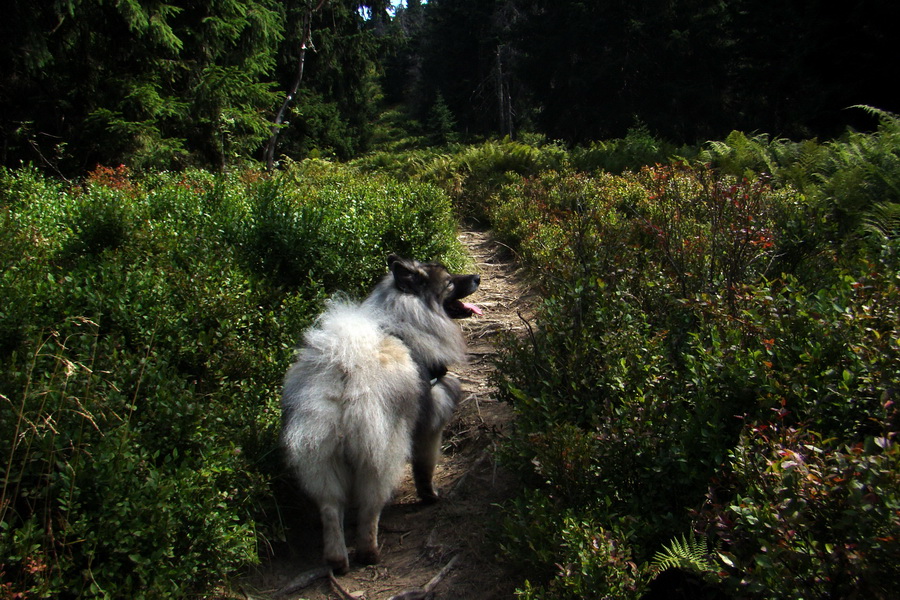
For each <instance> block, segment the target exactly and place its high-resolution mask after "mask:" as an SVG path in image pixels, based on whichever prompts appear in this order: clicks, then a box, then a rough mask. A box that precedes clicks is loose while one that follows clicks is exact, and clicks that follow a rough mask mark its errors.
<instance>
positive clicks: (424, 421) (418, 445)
mask: <svg viewBox="0 0 900 600" xmlns="http://www.w3.org/2000/svg"><path fill="white" fill-rule="evenodd" d="M461 397H462V386H461V385H460V383H459V379H457V378H456V377H454V376H453V375H445V376H443V377H441V378H440V379H439V380H438V381H437V382H436V383H435V385H433V386H432V387H431V389H430V390H429V393H428V394H427V395H426V396H425V399H424V402H423V406H422V414H421V415H420V417H419V422H418V423H417V424H416V431H415V435H414V436H413V449H412V454H413V456H412V470H413V480H414V481H415V482H416V492H417V493H418V494H419V498H421V499H422V500H423V501H424V502H435V501H436V500H437V499H438V494H437V491H436V490H435V489H434V483H433V479H434V469H435V467H436V466H437V462H438V458H440V455H441V436H442V434H443V432H444V427H446V425H447V423H449V422H450V418H451V417H452V416H453V410H454V409H455V408H456V405H457V404H459V400H460V398H461Z"/></svg>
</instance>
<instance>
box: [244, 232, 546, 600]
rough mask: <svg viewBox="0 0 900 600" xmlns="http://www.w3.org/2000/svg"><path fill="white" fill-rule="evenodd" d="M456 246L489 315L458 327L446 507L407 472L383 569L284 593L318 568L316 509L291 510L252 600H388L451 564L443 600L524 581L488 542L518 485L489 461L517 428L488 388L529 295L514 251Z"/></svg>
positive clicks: (249, 591)
mask: <svg viewBox="0 0 900 600" xmlns="http://www.w3.org/2000/svg"><path fill="white" fill-rule="evenodd" d="M460 240H461V241H462V242H463V243H464V244H465V245H466V247H467V248H468V249H469V253H470V255H471V256H472V258H473V260H474V262H475V264H476V269H477V272H479V273H481V275H482V283H481V288H480V290H479V291H478V292H477V293H476V294H475V295H473V296H472V298H471V301H472V302H474V303H476V304H478V305H479V306H480V307H481V308H482V309H483V310H484V315H483V316H481V317H478V318H474V319H468V320H465V321H461V322H460V324H461V325H462V327H463V331H464V332H465V334H466V338H467V340H468V343H469V359H470V362H469V364H468V365H466V366H464V367H461V368H457V369H455V372H456V374H457V375H458V376H459V378H460V380H461V381H462V383H463V390H464V395H463V401H462V402H461V403H460V406H459V408H458V410H457V413H456V416H455V418H454V420H453V422H452V423H451V424H450V426H449V427H448V429H447V431H446V432H445V434H444V456H443V458H442V459H441V462H440V463H439V465H438V469H437V472H436V474H435V482H436V487H437V489H438V491H439V493H440V494H441V500H440V501H439V502H437V503H436V504H433V505H424V504H422V503H420V502H419V500H418V497H417V496H416V493H415V488H414V486H413V483H412V478H411V476H410V475H409V473H408V472H407V476H406V478H405V479H404V481H403V483H402V485H401V487H400V488H399V489H398V490H397V493H396V494H395V496H394V501H393V502H392V503H391V504H390V505H388V506H387V507H386V508H385V510H384V512H383V513H382V518H381V531H380V542H381V544H382V550H381V562H380V563H379V564H378V565H374V566H369V567H362V566H359V565H352V564H351V569H350V572H349V573H347V574H346V575H343V576H340V577H337V578H336V581H337V583H338V584H339V586H340V588H342V590H339V589H337V588H336V587H335V586H334V584H333V583H332V582H330V581H329V579H328V578H320V579H317V580H316V581H314V582H313V583H312V584H311V585H309V586H308V587H305V588H304V589H300V590H297V591H295V592H291V593H289V594H285V593H283V592H284V589H285V587H286V586H289V584H290V583H291V581H292V579H294V578H295V577H296V576H297V575H298V574H300V573H301V572H304V571H308V570H310V569H313V568H315V567H317V566H318V565H319V563H320V556H321V554H320V553H321V546H320V543H321V542H320V539H319V538H320V537H321V530H320V528H319V526H318V517H317V514H316V512H315V510H314V509H313V508H312V507H295V510H299V511H301V512H305V513H306V515H307V517H306V518H303V519H302V520H300V521H298V522H297V524H296V525H295V526H294V527H293V528H292V531H291V536H292V540H291V543H290V544H282V545H280V546H278V547H273V553H274V557H273V558H272V559H271V560H270V561H269V562H268V563H267V564H266V565H264V566H263V567H262V568H261V569H260V570H259V572H258V573H257V574H255V575H254V576H253V577H251V578H250V579H249V580H247V581H246V582H244V584H243V585H241V588H242V589H241V591H242V593H243V594H244V595H245V597H246V598H253V599H260V600H261V599H265V598H277V599H278V600H295V599H301V598H303V599H306V600H335V599H344V600H346V596H345V595H344V593H348V594H350V595H351V597H356V598H365V599H367V600H382V599H384V600H386V599H389V598H391V597H393V596H395V595H398V594H402V593H403V592H407V591H409V590H413V589H416V588H423V587H424V586H426V584H428V583H429V581H431V580H432V578H434V577H435V576H436V575H438V573H439V572H441V570H442V569H443V568H444V567H446V566H447V565H448V564H450V563H451V561H452V564H451V565H450V569H449V570H447V571H446V572H445V573H444V575H443V577H441V578H440V580H439V582H437V584H436V585H435V586H434V587H433V592H434V597H435V598H437V599H440V598H447V599H451V598H452V599H466V600H495V599H506V598H511V597H512V596H513V590H514V587H515V585H516V583H517V582H518V581H519V577H517V576H516V575H515V574H514V573H510V572H507V571H505V570H504V567H503V566H501V565H499V564H498V562H497V560H496V558H495V556H494V554H495V546H494V544H493V542H492V539H493V537H494V536H495V535H496V526H497V524H498V518H497V517H498V514H497V509H496V508H495V507H494V506H493V505H494V504H495V503H497V502H500V501H502V500H504V499H506V498H508V497H509V496H510V493H511V491H512V490H513V489H514V485H515V484H514V482H513V481H512V480H511V478H510V477H508V476H507V475H505V474H504V472H503V471H502V469H500V468H498V466H497V464H496V461H495V460H494V457H493V452H494V450H495V449H496V446H497V444H498V442H499V441H500V440H501V439H502V438H503V436H504V435H506V434H507V432H508V431H509V427H510V423H511V420H512V414H511V409H510V407H509V406H508V405H506V404H504V403H501V402H499V401H497V399H496V395H495V393H494V389H492V387H491V384H490V382H489V375H490V373H491V370H492V368H493V367H492V363H491V356H492V355H493V354H494V353H495V352H496V347H495V341H496V336H497V335H498V334H499V333H500V332H503V331H521V330H522V329H523V328H524V324H523V322H522V320H521V319H520V318H519V316H518V312H523V313H524V312H527V310H528V308H527V307H528V306H529V301H530V299H531V296H530V295H529V294H528V291H527V287H526V286H525V285H524V283H523V281H522V278H521V277H520V276H519V274H518V272H517V270H516V267H515V264H514V261H513V260H511V259H510V256H509V253H508V251H506V250H504V249H503V247H502V246H501V245H500V244H497V243H496V242H494V241H493V240H492V239H491V236H490V234H489V232H484V231H475V230H465V231H463V232H462V233H460Z"/></svg>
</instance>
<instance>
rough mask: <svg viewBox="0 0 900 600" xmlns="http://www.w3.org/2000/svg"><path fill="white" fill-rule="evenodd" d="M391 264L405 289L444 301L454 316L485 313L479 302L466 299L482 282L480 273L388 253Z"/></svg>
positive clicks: (438, 301)
mask: <svg viewBox="0 0 900 600" xmlns="http://www.w3.org/2000/svg"><path fill="white" fill-rule="evenodd" d="M388 267H389V268H390V270H391V274H392V275H393V276H394V282H395V284H396V286H397V289H399V290H400V291H401V292H404V293H407V294H415V295H417V296H420V297H422V298H423V299H425V300H426V301H428V302H436V303H438V304H440V305H441V306H442V307H443V309H444V312H446V313H447V316H449V317H450V318H451V319H464V318H467V317H471V316H472V315H480V314H482V312H481V309H480V308H478V307H477V306H476V305H474V304H471V303H468V302H462V299H463V298H465V297H467V296H469V295H471V294H473V293H474V292H475V290H477V289H478V286H479V285H480V284H481V276H480V275H456V274H453V273H450V272H449V271H447V268H446V267H444V266H443V265H441V264H438V263H420V262H418V261H415V260H407V259H403V258H399V257H398V256H396V255H393V254H392V255H391V256H390V257H388Z"/></svg>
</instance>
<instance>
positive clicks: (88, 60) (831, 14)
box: [0, 0, 900, 174]
mask: <svg viewBox="0 0 900 600" xmlns="http://www.w3.org/2000/svg"><path fill="white" fill-rule="evenodd" d="M9 4H10V6H9V8H8V10H7V13H6V15H5V16H6V18H5V19H4V20H3V21H2V22H0V36H2V38H3V39H4V42H5V43H4V44H3V46H2V48H0V132H2V136H3V145H2V155H0V158H2V161H3V164H6V165H17V164H19V162H20V161H26V162H32V163H35V164H39V165H42V166H43V167H44V168H47V169H50V170H56V171H58V172H60V173H65V174H69V173H79V172H84V171H85V170H87V169H91V168H93V167H94V166H95V165H97V164H118V163H125V164H128V165H130V166H132V167H137V168H141V167H145V168H154V167H165V168H171V167H175V168H177V167H181V166H186V165H201V166H208V167H209V166H211V167H217V168H222V167H224V166H227V165H229V164H233V163H234V162H237V161H241V160H245V159H261V158H263V154H264V152H265V147H266V145H267V142H268V141H269V140H270V138H271V137H272V135H273V126H274V127H275V128H276V129H275V130H277V133H278V134H279V135H278V138H277V148H276V149H275V150H276V152H275V154H277V155H287V156H291V157H295V158H302V157H304V156H310V155H313V156H316V155H320V156H321V155H324V156H335V157H337V158H341V159H345V158H350V157H352V156H356V155H359V154H360V153H363V152H365V151H366V150H368V149H369V146H370V141H371V137H372V128H373V122H374V116H375V114H376V112H377V110H378V109H379V101H380V100H381V99H382V98H383V99H384V100H385V101H386V102H389V103H392V104H397V105H402V106H404V107H405V108H406V109H407V110H408V114H409V116H410V117H411V118H412V119H415V120H416V121H417V122H419V123H422V124H423V125H422V127H423V129H425V130H426V131H424V133H429V134H430V139H432V140H437V141H441V140H447V139H450V138H453V139H466V136H469V138H471V137H472V136H485V135H487V136H490V135H500V136H507V135H508V136H511V137H514V136H515V135H516V134H517V132H520V131H523V130H524V131H532V132H537V133H541V134H544V135H546V136H548V137H550V138H552V139H560V140H564V141H567V142H571V143H583V142H587V141H591V140H596V139H602V138H609V137H618V136H622V135H624V134H625V133H626V132H627V131H628V130H629V129H631V128H634V127H636V126H643V127H647V128H648V129H649V130H650V131H651V132H652V133H654V134H656V135H659V136H662V137H666V138H668V139H670V140H672V141H675V142H687V143H692V142H695V141H698V140H705V139H709V138H714V137H721V136H724V135H726V134H727V133H728V132H729V131H731V130H732V129H744V130H763V131H769V132H772V133H774V134H777V135H785V136H793V137H800V136H804V137H809V136H830V135H833V134H835V133H838V132H840V131H842V130H843V129H844V127H846V126H847V125H848V124H849V125H866V122H864V121H860V122H854V121H853V119H854V118H857V117H853V116H852V115H851V114H850V113H847V112H845V111H844V109H846V108H847V107H849V106H852V105H858V104H865V105H869V106H875V107H878V108H882V109H886V110H890V111H896V110H897V109H898V108H900V107H898V103H900V101H898V100H897V98H896V97H895V96H894V95H893V92H892V81H891V78H890V77H889V74H888V73H886V72H885V68H884V66H883V65H885V64H893V62H894V61H895V60H896V58H897V50H896V45H895V44H894V42H893V40H892V35H891V34H892V31H891V28H892V26H893V23H896V22H897V18H898V17H900V6H898V5H895V4H893V3H886V2H877V1H875V0H852V1H850V2H845V3H841V4H839V5H836V4H833V3H820V2H800V1H796V0H791V1H788V2H782V3H778V4H776V5H770V4H763V3H760V2H754V1H752V0H735V1H733V2H721V1H719V0H650V1H648V2H640V3H634V2H626V1H624V0H605V1H602V2H600V1H585V0H553V1H550V0H431V1H430V2H427V3H426V2H422V1H421V0H409V1H408V2H406V3H405V5H401V6H400V7H399V8H398V9H397V10H396V11H394V12H393V14H392V13H391V12H390V10H389V3H388V2H387V1H386V0H365V1H362V0H285V1H281V0H168V1H164V0H120V1H117V2H112V1H109V0H56V1H54V2H39V3H35V2H25V0H13V1H12V2H10V3H9ZM306 23H309V28H308V31H309V41H310V43H309V44H308V47H307V48H306V49H304V46H303V44H302V40H303V39H304V31H305V27H306V26H305V24H306ZM306 50H309V51H308V52H306ZM301 60H302V61H303V66H304V69H303V78H302V84H301V85H299V86H297V92H296V94H295V95H292V96H291V98H290V101H289V102H285V99H286V97H287V95H288V93H289V92H290V91H291V90H292V88H293V87H294V86H295V83H296V82H297V81H298V79H297V73H298V61H301ZM281 106H285V107H286V108H287V112H286V114H283V118H282V120H281V122H280V123H276V120H277V119H276V115H277V114H278V113H279V107H281ZM436 114H438V115H440V118H439V119H435V118H434V117H435V115H436ZM859 118H861V117H859ZM429 123H431V124H434V123H438V125H436V126H437V127H438V128H439V129H440V128H444V129H446V127H447V124H448V123H449V124H452V126H453V127H454V128H455V131H454V132H452V135H449V137H448V133H451V132H447V131H427V130H428V128H429ZM870 125H873V126H874V123H871V124H870ZM460 136H461V137H460Z"/></svg>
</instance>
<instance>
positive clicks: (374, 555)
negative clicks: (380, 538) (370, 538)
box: [356, 548, 381, 565]
mask: <svg viewBox="0 0 900 600" xmlns="http://www.w3.org/2000/svg"><path fill="white" fill-rule="evenodd" d="M379 560H381V558H380V556H379V553H378V549H377V548H376V549H370V550H357V551H356V562H358V563H359V564H361V565H376V564H378V561H379Z"/></svg>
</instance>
